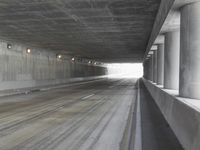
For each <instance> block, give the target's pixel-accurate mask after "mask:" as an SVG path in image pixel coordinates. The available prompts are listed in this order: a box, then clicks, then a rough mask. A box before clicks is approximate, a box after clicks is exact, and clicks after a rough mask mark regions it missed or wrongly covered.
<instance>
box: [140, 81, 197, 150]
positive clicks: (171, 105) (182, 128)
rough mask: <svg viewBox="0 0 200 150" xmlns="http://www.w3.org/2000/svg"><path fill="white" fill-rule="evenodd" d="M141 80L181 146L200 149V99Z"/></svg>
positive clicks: (191, 149) (187, 148)
mask: <svg viewBox="0 0 200 150" xmlns="http://www.w3.org/2000/svg"><path fill="white" fill-rule="evenodd" d="M143 82H144V84H145V86H146V88H147V89H148V91H149V92H150V94H151V95H152V97H153V98H154V100H155V102H156V104H157V105H158V107H159V108H160V110H161V112H162V114H163V116H164V117H165V119H166V121H167V122H168V123H169V125H170V127H171V128H172V130H173V131H174V133H175V135H176V136H177V138H178V140H179V141H180V143H181V144H182V146H183V148H184V149H186V150H200V100H195V99H187V98H181V97H178V91H175V90H166V89H162V88H161V87H159V86H157V85H155V84H153V83H152V82H150V81H148V80H145V79H143Z"/></svg>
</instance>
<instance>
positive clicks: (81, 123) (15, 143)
mask: <svg viewBox="0 0 200 150" xmlns="http://www.w3.org/2000/svg"><path fill="white" fill-rule="evenodd" d="M135 82H136V81H135V80H134V79H133V80H104V81H97V82H93V83H89V84H85V85H76V86H73V87H67V88H61V89H54V90H50V91H44V92H37V93H32V94H29V95H21V96H10V97H5V98H1V99H0V149H1V150H44V149H45V150H66V149H67V150H119V149H120V147H121V150H124V148H123V145H122V143H121V142H122V139H123V137H124V131H125V128H126V125H127V121H128V116H129V110H130V108H131V106H132V105H134V102H135V97H136V88H135Z"/></svg>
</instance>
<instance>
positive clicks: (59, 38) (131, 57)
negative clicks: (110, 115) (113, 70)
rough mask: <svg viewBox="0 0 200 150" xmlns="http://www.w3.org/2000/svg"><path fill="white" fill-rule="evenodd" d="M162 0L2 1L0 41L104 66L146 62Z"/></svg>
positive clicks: (0, 2)
mask: <svg viewBox="0 0 200 150" xmlns="http://www.w3.org/2000/svg"><path fill="white" fill-rule="evenodd" d="M159 4H160V0H0V38H2V39H5V40H10V41H16V42H23V43H25V44H28V45H30V46H33V47H40V48H47V49H50V50H55V51H57V52H58V53H65V54H69V55H72V56H80V57H85V58H91V59H95V60H98V61H103V62H138V61H142V59H143V57H144V53H145V50H146V46H147V43H148V40H149V36H150V34H151V30H152V27H153V23H154V20H155V17H156V14H157V10H158V8H159Z"/></svg>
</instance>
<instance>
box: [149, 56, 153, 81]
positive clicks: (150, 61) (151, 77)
mask: <svg viewBox="0 0 200 150" xmlns="http://www.w3.org/2000/svg"><path fill="white" fill-rule="evenodd" d="M149 80H150V81H152V82H153V55H152V54H151V57H150V58H149Z"/></svg>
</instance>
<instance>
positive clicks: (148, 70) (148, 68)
mask: <svg viewBox="0 0 200 150" xmlns="http://www.w3.org/2000/svg"><path fill="white" fill-rule="evenodd" d="M150 69H151V68H150V58H148V59H147V79H148V80H150Z"/></svg>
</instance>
